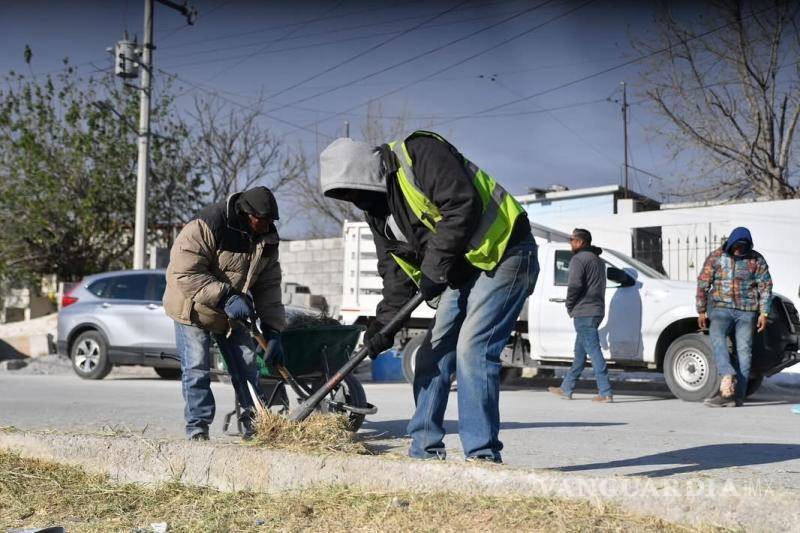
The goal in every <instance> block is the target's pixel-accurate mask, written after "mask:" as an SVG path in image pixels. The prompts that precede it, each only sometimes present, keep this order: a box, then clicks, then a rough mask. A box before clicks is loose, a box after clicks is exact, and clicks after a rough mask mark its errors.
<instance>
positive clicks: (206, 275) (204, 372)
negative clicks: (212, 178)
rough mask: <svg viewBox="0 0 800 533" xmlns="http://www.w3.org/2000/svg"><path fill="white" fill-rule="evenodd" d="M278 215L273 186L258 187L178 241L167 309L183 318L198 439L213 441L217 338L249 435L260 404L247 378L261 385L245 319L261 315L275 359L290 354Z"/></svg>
mask: <svg viewBox="0 0 800 533" xmlns="http://www.w3.org/2000/svg"><path fill="white" fill-rule="evenodd" d="M275 220H278V204H277V202H276V201H275V197H274V196H273V195H272V192H271V191H270V190H269V189H267V188H266V187H256V188H253V189H250V190H248V191H245V192H243V193H237V194H233V195H231V196H230V197H229V198H228V199H227V201H225V202H219V203H216V204H212V205H209V206H207V207H206V208H204V209H203V210H201V211H200V212H199V213H198V215H197V217H196V218H195V219H194V220H192V221H191V222H189V223H188V224H187V225H186V226H184V228H183V229H182V230H181V232H180V234H179V235H178V238H177V239H176V240H175V243H174V244H173V245H172V250H171V252H170V260H169V266H168V267H167V289H166V291H165V292H164V310H165V311H166V313H167V315H169V316H170V317H171V318H172V319H173V320H174V321H175V340H176V343H177V347H178V355H179V356H180V358H181V371H182V377H181V381H182V385H183V399H184V401H185V403H186V405H185V409H184V417H185V419H186V436H187V438H189V439H191V440H208V428H209V426H210V425H211V422H212V421H213V420H214V411H215V403H214V395H213V394H212V392H211V375H210V372H209V370H210V367H211V357H210V355H209V347H210V343H211V340H212V337H213V340H214V341H216V343H217V345H218V346H219V349H220V352H221V353H222V356H223V358H224V359H225V364H226V366H227V367H228V371H229V372H230V374H231V382H232V384H233V387H234V390H235V391H236V398H237V400H238V401H239V404H240V405H241V407H242V410H243V411H242V412H243V415H242V418H241V419H240V421H241V422H242V425H243V426H244V428H245V434H244V435H243V436H244V437H245V438H249V437H251V436H252V434H253V402H252V399H251V397H250V394H249V391H248V387H247V383H248V382H250V383H251V384H252V385H253V387H254V388H255V390H256V391H258V390H259V389H258V366H257V364H256V358H255V345H254V343H253V340H252V339H251V338H250V336H249V334H248V332H247V330H246V329H245V328H244V327H243V325H242V324H243V322H248V321H254V320H256V319H257V318H258V319H260V320H261V328H262V330H263V331H264V333H265V336H266V337H267V338H268V339H269V340H270V342H269V345H270V349H269V353H268V354H266V356H267V360H268V362H279V361H281V360H282V358H283V349H282V347H281V343H280V332H281V331H282V330H283V328H284V327H285V324H286V316H285V312H284V308H283V305H282V303H281V267H280V263H279V262H278V232H277V230H276V229H275V225H274V221H275Z"/></svg>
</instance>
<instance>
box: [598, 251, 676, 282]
mask: <svg viewBox="0 0 800 533" xmlns="http://www.w3.org/2000/svg"><path fill="white" fill-rule="evenodd" d="M603 251H604V252H606V253H608V254H609V255H613V256H614V257H616V258H617V259H619V260H620V261H624V262H626V263H628V264H629V265H631V266H632V267H633V268H635V269H636V270H638V271H639V272H641V273H642V274H644V275H645V276H647V277H648V278H655V279H669V278H668V277H667V276H665V275H664V274H662V273H661V272H659V271H658V270H656V269H654V268H653V267H651V266H648V265H645V264H644V263H642V262H641V261H639V260H638V259H634V258H633V257H628V256H627V255H625V254H621V253H619V252H617V251H614V250H609V249H608V248H603Z"/></svg>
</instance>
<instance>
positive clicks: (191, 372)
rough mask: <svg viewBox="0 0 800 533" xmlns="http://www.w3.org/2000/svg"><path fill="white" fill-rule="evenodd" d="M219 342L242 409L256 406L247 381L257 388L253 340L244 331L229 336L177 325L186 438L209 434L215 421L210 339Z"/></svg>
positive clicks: (256, 367)
mask: <svg viewBox="0 0 800 533" xmlns="http://www.w3.org/2000/svg"><path fill="white" fill-rule="evenodd" d="M212 336H213V338H214V340H215V341H216V342H217V346H219V349H220V353H221V354H222V357H223V358H224V359H225V365H226V366H227V367H228V372H230V375H231V383H232V384H233V389H234V391H235V392H236V400H237V401H238V402H239V405H241V407H242V408H243V409H249V408H252V407H253V401H252V399H251V398H250V392H249V391H248V390H247V382H248V381H249V382H250V383H252V384H253V387H255V390H256V392H257V393H258V394H260V391H259V388H258V365H257V363H256V352H255V347H254V345H253V340H252V339H251V338H250V335H249V334H248V333H247V331H246V330H245V329H244V328H236V329H234V330H233V333H232V334H231V336H230V337H226V336H225V335H217V334H214V333H209V332H208V331H205V330H203V329H200V328H198V327H195V326H188V325H185V324H179V323H178V322H175V341H176V343H177V346H178V356H179V357H180V358H181V372H182V374H181V386H182V390H183V401H184V402H185V406H184V410H183V416H184V418H185V419H186V436H187V437H191V436H192V435H195V434H197V433H206V434H208V427H209V426H210V425H211V422H212V421H213V420H214V412H215V403H214V394H213V393H212V392H211V373H210V369H211V354H210V352H209V348H210V345H211V338H212Z"/></svg>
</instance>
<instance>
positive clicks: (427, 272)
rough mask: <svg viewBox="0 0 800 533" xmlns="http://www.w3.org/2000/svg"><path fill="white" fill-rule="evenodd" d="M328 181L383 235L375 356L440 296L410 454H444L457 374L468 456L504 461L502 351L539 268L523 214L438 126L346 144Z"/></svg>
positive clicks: (332, 149) (324, 169)
mask: <svg viewBox="0 0 800 533" xmlns="http://www.w3.org/2000/svg"><path fill="white" fill-rule="evenodd" d="M320 185H321V188H322V192H323V194H325V195H326V196H328V197H330V198H335V199H338V200H345V201H349V202H352V203H353V204H355V205H356V206H357V207H358V208H359V209H361V210H362V211H364V212H365V216H366V220H367V222H368V223H369V226H370V229H371V230H372V234H373V238H374V240H375V246H376V249H377V253H378V272H379V273H380V275H381V277H382V278H383V299H382V301H381V302H380V304H378V309H377V312H376V318H375V319H374V320H373V321H372V323H371V324H370V325H369V327H368V329H367V332H366V334H365V337H364V338H365V344H366V346H368V348H369V351H370V354H371V355H372V356H373V357H374V356H376V355H377V354H379V353H381V352H383V351H385V350H386V349H388V348H390V347H391V346H392V345H393V343H394V335H391V336H384V335H381V334H380V333H379V330H380V329H381V328H382V327H383V325H384V324H385V323H387V322H388V320H389V319H390V318H391V317H392V316H393V315H394V314H395V313H396V312H397V311H398V310H399V309H400V307H401V306H402V305H403V303H405V301H406V300H408V299H409V298H410V297H411V296H412V295H413V294H414V292H415V291H416V290H419V291H420V292H421V293H422V295H423V296H424V297H425V299H426V300H427V301H428V302H429V304H434V305H435V304H436V303H438V306H437V311H436V316H435V318H434V321H433V325H432V326H431V328H430V329H429V330H428V332H427V333H426V335H425V339H424V341H423V343H422V345H421V346H420V348H419V351H418V352H417V359H416V367H415V375H414V400H415V402H416V412H415V414H414V416H413V418H412V419H411V421H410V422H409V425H408V431H409V434H410V435H411V437H412V444H411V449H410V450H409V455H410V456H411V457H414V458H419V459H444V458H445V448H444V443H443V438H444V434H445V431H444V426H443V423H444V412H445V408H446V407H447V398H448V394H449V391H450V376H451V375H452V374H454V373H455V375H456V378H457V380H458V412H459V436H460V438H461V443H462V447H463V449H464V455H465V457H466V458H467V459H468V460H473V459H474V460H488V461H493V462H501V456H500V451H501V450H502V448H503V444H502V443H501V442H500V440H499V438H498V433H499V429H500V414H499V407H498V399H499V392H500V368H501V364H500V353H501V352H502V350H503V348H504V347H505V346H506V344H507V342H508V340H509V337H510V335H511V332H512V330H513V329H514V327H515V325H516V323H517V317H518V316H519V313H520V310H521V309H522V305H523V303H524V302H525V299H526V298H527V297H528V295H530V294H531V293H532V292H533V288H534V285H535V284H536V278H537V276H538V274H539V263H538V260H537V256H536V243H535V241H534V239H533V236H532V234H531V230H530V224H529V222H528V218H527V216H526V214H525V212H524V210H523V209H522V207H521V206H520V205H519V203H518V202H517V201H516V200H515V199H514V197H513V196H511V194H509V193H508V192H506V191H505V189H503V188H502V187H501V186H500V184H498V183H497V182H495V180H494V179H493V178H492V177H491V176H489V175H488V174H487V173H486V172H484V171H483V170H481V169H480V168H478V167H477V166H476V165H474V164H473V163H472V162H470V161H469V160H467V159H466V158H465V157H464V156H462V155H461V154H460V153H459V152H458V150H457V149H456V148H455V147H454V146H453V145H451V144H450V143H449V142H447V141H446V140H445V139H444V138H442V137H441V136H440V135H438V134H436V133H433V132H427V131H415V132H413V133H412V134H410V135H408V136H406V137H404V138H402V139H399V140H398V141H395V142H392V143H389V144H384V145H382V146H380V147H378V148H372V147H371V146H369V145H367V144H365V143H363V142H359V141H354V140H352V139H348V138H342V139H337V140H335V141H334V142H333V143H331V145H330V146H328V147H327V148H326V149H325V150H324V151H323V152H322V154H321V155H320Z"/></svg>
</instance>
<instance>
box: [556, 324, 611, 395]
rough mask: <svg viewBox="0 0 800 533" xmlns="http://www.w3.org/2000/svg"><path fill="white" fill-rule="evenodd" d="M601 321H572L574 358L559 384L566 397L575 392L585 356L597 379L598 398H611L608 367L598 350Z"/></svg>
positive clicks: (584, 363) (584, 365)
mask: <svg viewBox="0 0 800 533" xmlns="http://www.w3.org/2000/svg"><path fill="white" fill-rule="evenodd" d="M602 321H603V317H602V316H576V317H575V318H573V319H572V323H573V324H574V325H575V332H576V333H577V335H575V358H574V359H573V360H572V366H571V367H570V368H569V371H568V372H567V375H566V376H564V380H563V381H562V382H561V390H562V391H563V392H564V394H566V395H567V396H571V395H572V391H574V390H575V382H576V381H578V378H579V377H581V372H583V369H584V368H585V367H586V355H587V354H588V355H589V357H590V358H591V359H592V370H593V371H594V375H595V378H596V379H597V388H598V389H599V391H600V396H611V395H613V392H611V382H610V381H609V380H608V367H607V366H606V360H605V359H603V352H602V351H601V350H600V336H599V335H598V334H597V327H598V326H599V325H600V322H602Z"/></svg>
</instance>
